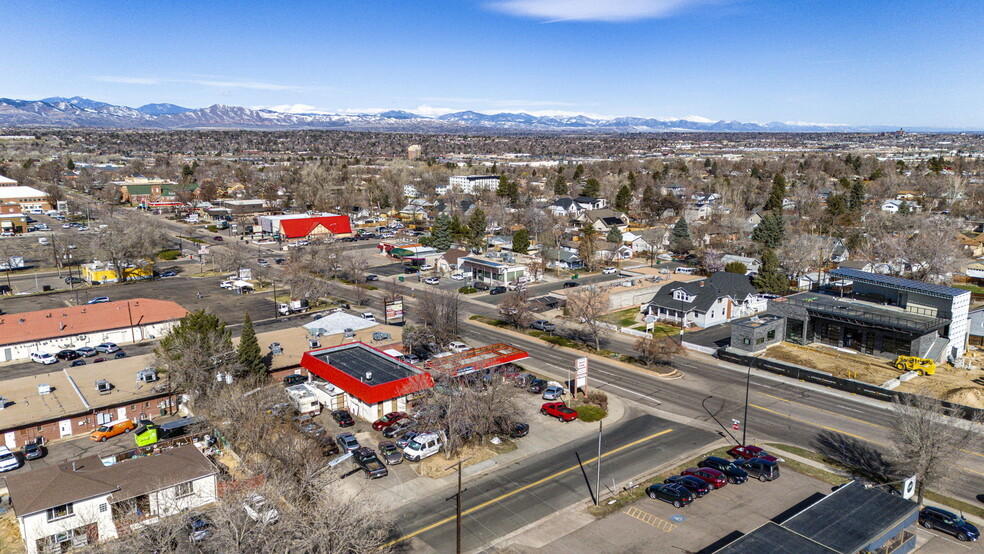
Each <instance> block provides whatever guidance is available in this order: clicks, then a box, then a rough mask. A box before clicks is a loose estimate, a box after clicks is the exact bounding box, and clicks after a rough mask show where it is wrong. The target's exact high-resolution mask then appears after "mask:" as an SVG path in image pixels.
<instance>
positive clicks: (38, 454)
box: [21, 442, 45, 460]
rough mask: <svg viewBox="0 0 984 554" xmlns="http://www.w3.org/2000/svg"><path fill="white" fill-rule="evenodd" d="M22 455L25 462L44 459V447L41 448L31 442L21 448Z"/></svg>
mask: <svg viewBox="0 0 984 554" xmlns="http://www.w3.org/2000/svg"><path fill="white" fill-rule="evenodd" d="M21 454H23V455H24V459H25V460H37V459H39V458H44V455H45V450H44V447H43V446H39V445H38V444H37V443H34V442H29V443H27V444H25V445H24V446H22V447H21Z"/></svg>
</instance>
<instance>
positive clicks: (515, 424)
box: [493, 416, 530, 439]
mask: <svg viewBox="0 0 984 554" xmlns="http://www.w3.org/2000/svg"><path fill="white" fill-rule="evenodd" d="M493 421H494V422H495V426H496V428H498V429H499V432H500V433H502V434H504V435H509V438H511V439H518V438H521V437H525V436H526V435H529V434H530V426H529V425H527V424H525V423H523V422H522V421H509V420H508V419H506V418H504V417H501V416H500V417H496V418H495V419H494V420H493Z"/></svg>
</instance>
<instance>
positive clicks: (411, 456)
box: [403, 433, 441, 462]
mask: <svg viewBox="0 0 984 554" xmlns="http://www.w3.org/2000/svg"><path fill="white" fill-rule="evenodd" d="M440 451H441V437H439V436H437V433H421V434H419V435H417V436H416V437H414V438H413V439H411V440H410V442H409V443H407V445H406V446H405V447H404V448H403V457H404V458H406V459H408V460H410V461H411V462H419V461H420V460H423V459H424V458H427V457H430V456H433V455H434V454H437V453H438V452H440Z"/></svg>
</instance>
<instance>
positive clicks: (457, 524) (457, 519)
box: [444, 456, 471, 554]
mask: <svg viewBox="0 0 984 554" xmlns="http://www.w3.org/2000/svg"><path fill="white" fill-rule="evenodd" d="M470 459H471V457H470V456H469V457H468V458H465V459H463V460H458V463H456V464H454V465H452V466H448V467H446V468H444V469H445V470H448V469H451V468H452V467H455V466H457V467H458V492H457V493H456V494H455V495H454V496H449V497H447V498H445V499H444V500H445V501H448V500H451V499H452V498H454V499H455V511H454V537H455V552H456V553H457V554H461V493H463V492H465V491H466V490H468V489H462V488H461V463H462V462H466V461H468V460H470Z"/></svg>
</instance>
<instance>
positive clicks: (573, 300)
mask: <svg viewBox="0 0 984 554" xmlns="http://www.w3.org/2000/svg"><path fill="white" fill-rule="evenodd" d="M609 311H611V298H610V297H609V295H608V291H604V290H600V289H598V288H597V287H595V286H593V285H591V286H586V287H580V288H578V290H575V291H573V292H570V293H568V294H567V318H568V319H570V320H571V321H573V322H574V323H576V324H577V325H579V326H580V327H581V328H583V329H584V330H585V331H586V332H587V334H588V337H589V338H590V339H591V341H592V342H594V347H595V350H599V349H601V337H602V335H603V334H605V333H607V331H608V328H607V327H605V326H604V325H602V323H603V322H602V321H600V318H601V316H603V315H605V314H607V313H608V312H609Z"/></svg>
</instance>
